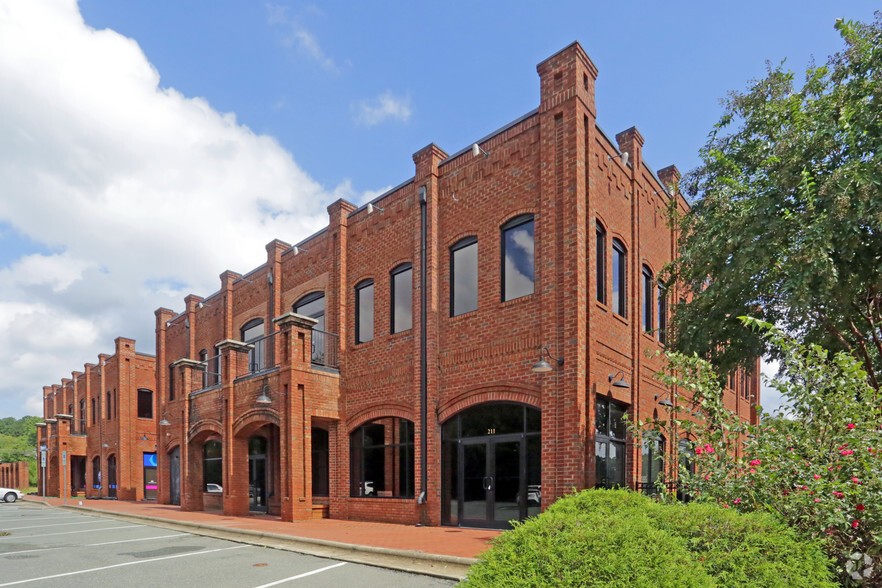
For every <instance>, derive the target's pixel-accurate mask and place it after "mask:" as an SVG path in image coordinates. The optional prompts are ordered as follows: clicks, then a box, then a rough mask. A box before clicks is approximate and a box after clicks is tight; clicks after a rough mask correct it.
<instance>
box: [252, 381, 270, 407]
mask: <svg viewBox="0 0 882 588" xmlns="http://www.w3.org/2000/svg"><path fill="white" fill-rule="evenodd" d="M269 389H270V388H269V386H268V385H265V386H264V387H263V388H261V389H260V396H258V397H257V400H255V402H257V404H272V402H273V400H272V398H270V397H269V394H267V392H269Z"/></svg>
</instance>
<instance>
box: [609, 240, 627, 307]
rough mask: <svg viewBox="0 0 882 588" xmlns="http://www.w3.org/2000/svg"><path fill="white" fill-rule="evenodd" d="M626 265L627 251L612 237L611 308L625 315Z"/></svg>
mask: <svg viewBox="0 0 882 588" xmlns="http://www.w3.org/2000/svg"><path fill="white" fill-rule="evenodd" d="M627 267H628V253H627V252H626V251H625V246H624V245H623V244H622V242H621V241H619V240H618V239H613V267H612V270H613V275H612V309H613V312H614V313H616V314H618V315H620V316H627V315H628V312H627V296H628V293H627V289H628V283H627Z"/></svg>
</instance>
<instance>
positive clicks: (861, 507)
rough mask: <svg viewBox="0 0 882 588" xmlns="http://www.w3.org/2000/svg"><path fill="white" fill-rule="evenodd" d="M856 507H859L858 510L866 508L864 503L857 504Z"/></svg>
mask: <svg viewBox="0 0 882 588" xmlns="http://www.w3.org/2000/svg"><path fill="white" fill-rule="evenodd" d="M855 508H856V509H858V510H864V505H863V504H859V505H857V506H856V507H855Z"/></svg>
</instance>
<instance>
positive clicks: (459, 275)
mask: <svg viewBox="0 0 882 588" xmlns="http://www.w3.org/2000/svg"><path fill="white" fill-rule="evenodd" d="M473 310H478V238H477V237H466V238H465V239H460V240H459V241H457V243H456V244H454V245H453V247H451V248H450V316H458V315H460V314H464V313H466V312H471V311H473Z"/></svg>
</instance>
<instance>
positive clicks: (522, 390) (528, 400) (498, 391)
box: [438, 383, 542, 423]
mask: <svg viewBox="0 0 882 588" xmlns="http://www.w3.org/2000/svg"><path fill="white" fill-rule="evenodd" d="M485 402H517V403H520V404H526V405H528V406H532V407H534V408H539V409H541V408H542V400H541V395H540V389H539V386H526V385H524V384H519V383H499V384H490V385H487V386H481V387H479V388H472V389H471V390H468V391H466V392H463V393H462V394H460V395H458V396H456V397H454V398H452V399H450V400H449V401H447V402H445V403H444V404H442V405H441V406H440V407H438V422H439V423H443V422H445V421H446V420H447V419H449V418H450V417H452V416H453V415H455V414H456V413H458V412H462V411H463V410H465V409H467V408H469V407H471V406H475V405H477V404H484V403H485Z"/></svg>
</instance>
